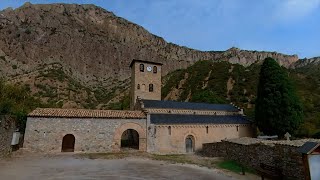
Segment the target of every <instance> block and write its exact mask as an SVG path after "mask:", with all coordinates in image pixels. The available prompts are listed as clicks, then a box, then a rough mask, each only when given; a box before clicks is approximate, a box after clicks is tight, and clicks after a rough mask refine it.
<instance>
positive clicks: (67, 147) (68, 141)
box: [61, 134, 76, 152]
mask: <svg viewBox="0 0 320 180" xmlns="http://www.w3.org/2000/svg"><path fill="white" fill-rule="evenodd" d="M75 140H76V139H75V137H74V135H72V134H67V135H65V136H64V137H63V139H62V149H61V152H74V144H75Z"/></svg>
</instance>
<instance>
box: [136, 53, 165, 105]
mask: <svg viewBox="0 0 320 180" xmlns="http://www.w3.org/2000/svg"><path fill="white" fill-rule="evenodd" d="M161 67H162V64H161V63H157V62H151V61H142V60H136V59H134V60H133V61H132V62H131V64H130V68H131V91H130V95H131V97H130V98H131V102H130V109H131V110H133V109H134V106H135V104H136V101H137V98H138V97H140V98H141V99H150V100H161Z"/></svg>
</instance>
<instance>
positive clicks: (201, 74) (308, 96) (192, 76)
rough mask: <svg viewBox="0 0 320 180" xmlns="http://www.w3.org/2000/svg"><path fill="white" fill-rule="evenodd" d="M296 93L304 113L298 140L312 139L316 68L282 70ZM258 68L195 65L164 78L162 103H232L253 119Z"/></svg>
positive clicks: (317, 106)
mask: <svg viewBox="0 0 320 180" xmlns="http://www.w3.org/2000/svg"><path fill="white" fill-rule="evenodd" d="M285 70H286V71H287V72H288V73H289V75H290V78H291V80H292V81H293V82H294V85H295V86H296V88H297V90H298V95H299V97H300V99H301V101H302V104H303V109H304V124H303V125H302V126H301V128H300V129H299V130H298V132H297V135H299V136H308V137H309V136H312V135H315V134H316V133H317V132H318V131H319V129H320V71H319V70H320V65H319V66H310V67H304V68H298V69H294V70H293V69H290V70H287V69H285ZM259 72H260V65H258V64H252V65H250V66H248V67H244V66H242V65H238V64H231V63H228V62H213V61H199V62H197V63H195V64H194V65H193V66H190V67H189V68H187V69H181V70H177V71H174V72H172V73H170V74H168V75H167V76H165V77H164V86H163V90H162V97H163V99H166V100H177V101H191V102H209V103H234V104H235V105H236V106H238V107H240V108H243V109H244V112H245V114H246V115H247V116H248V117H249V118H250V119H252V120H253V119H254V105H255V100H256V93H257V85H258V79H259Z"/></svg>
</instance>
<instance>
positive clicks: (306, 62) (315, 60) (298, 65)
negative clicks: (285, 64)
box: [293, 57, 320, 68]
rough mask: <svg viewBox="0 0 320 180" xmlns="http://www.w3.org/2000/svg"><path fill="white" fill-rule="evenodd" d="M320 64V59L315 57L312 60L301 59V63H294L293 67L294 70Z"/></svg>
mask: <svg viewBox="0 0 320 180" xmlns="http://www.w3.org/2000/svg"><path fill="white" fill-rule="evenodd" d="M319 64H320V57H314V58H310V59H307V58H305V59H301V60H299V61H297V62H296V63H294V64H293V65H294V66H293V67H294V68H301V67H304V66H313V65H319Z"/></svg>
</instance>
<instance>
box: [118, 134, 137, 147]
mask: <svg viewBox="0 0 320 180" xmlns="http://www.w3.org/2000/svg"><path fill="white" fill-rule="evenodd" d="M121 148H130V149H139V133H138V132H137V131H136V130H134V129H127V130H125V131H124V132H123V133H122V135H121Z"/></svg>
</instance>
